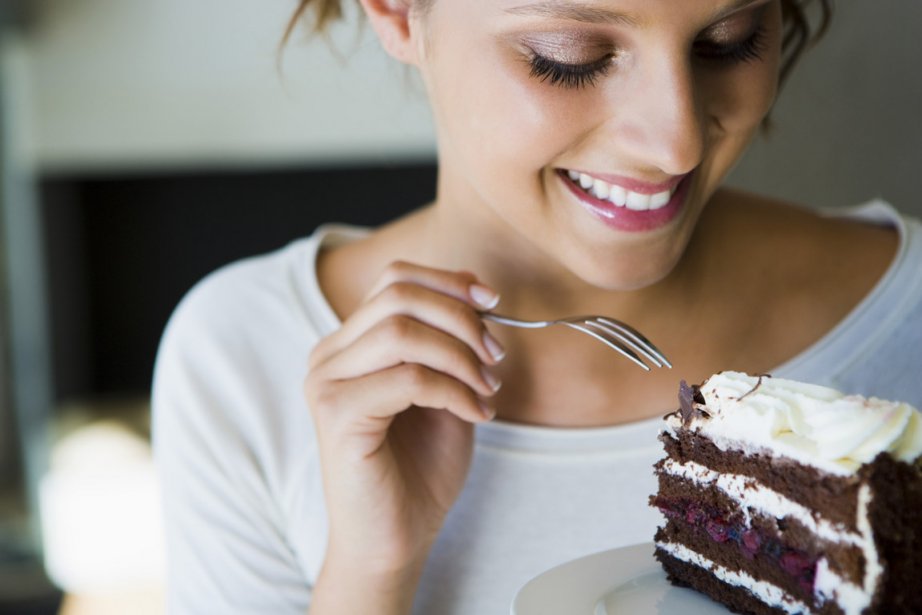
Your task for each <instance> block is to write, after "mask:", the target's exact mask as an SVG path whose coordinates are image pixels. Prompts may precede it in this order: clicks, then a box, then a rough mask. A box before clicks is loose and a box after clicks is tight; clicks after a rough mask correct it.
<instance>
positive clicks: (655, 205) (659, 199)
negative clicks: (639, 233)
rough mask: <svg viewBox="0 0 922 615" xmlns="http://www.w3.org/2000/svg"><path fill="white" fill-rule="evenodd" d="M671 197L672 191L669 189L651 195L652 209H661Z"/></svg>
mask: <svg viewBox="0 0 922 615" xmlns="http://www.w3.org/2000/svg"><path fill="white" fill-rule="evenodd" d="M671 198H672V193H671V192H670V191H669V190H663V191H662V192H657V193H656V194H654V195H652V196H651V197H650V209H659V208H660V207H664V206H665V205H666V203H668V202H669V199H671Z"/></svg>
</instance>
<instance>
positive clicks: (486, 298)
mask: <svg viewBox="0 0 922 615" xmlns="http://www.w3.org/2000/svg"><path fill="white" fill-rule="evenodd" d="M468 292H470V294H471V299H473V300H474V303H476V304H477V305H479V306H480V307H482V308H483V309H485V310H492V309H493V308H495V307H496V305H497V304H498V303H499V295H498V294H496V292H495V291H494V290H492V289H490V288H487V287H486V286H484V285H483V284H471V286H470V288H469V289H468Z"/></svg>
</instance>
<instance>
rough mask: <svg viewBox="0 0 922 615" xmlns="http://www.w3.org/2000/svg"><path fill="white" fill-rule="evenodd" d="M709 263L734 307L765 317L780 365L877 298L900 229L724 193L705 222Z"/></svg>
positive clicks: (765, 328) (762, 322)
mask: <svg viewBox="0 0 922 615" xmlns="http://www.w3.org/2000/svg"><path fill="white" fill-rule="evenodd" d="M702 223H703V224H702V229H703V230H702V239H703V240H704V242H705V243H707V244H709V246H712V247H708V248H707V249H706V250H707V254H708V256H707V258H708V259H709V260H710V262H711V263H723V264H725V266H724V267H723V268H722V269H721V272H722V273H726V275H727V278H726V279H725V280H723V281H722V283H723V287H724V288H726V287H732V288H733V292H734V296H733V299H734V301H735V302H736V305H739V306H745V307H746V308H748V310H749V311H750V314H756V313H759V314H763V315H764V316H762V318H761V320H760V332H761V333H762V335H763V336H764V340H763V341H764V346H765V347H774V351H775V361H774V362H775V363H779V362H780V361H782V360H784V359H787V358H790V357H791V356H794V355H795V354H797V353H798V352H800V351H801V350H803V349H804V348H806V347H808V346H809V345H810V344H812V343H814V342H815V341H817V340H818V339H819V338H821V337H822V336H823V335H824V334H825V333H827V332H828V331H829V330H831V329H832V328H833V327H834V326H835V325H837V324H838V323H839V322H841V321H842V320H843V319H844V318H845V317H846V316H848V314H849V313H850V312H851V311H852V310H853V309H854V308H855V307H856V306H857V305H858V304H859V303H860V302H861V301H862V300H863V299H864V298H865V297H867V296H868V294H869V293H870V292H871V291H872V290H873V288H874V286H875V285H876V284H877V282H878V281H879V280H880V279H881V277H882V276H883V275H884V274H885V273H886V271H887V269H888V268H889V266H890V264H891V263H892V262H893V259H894V257H895V255H896V251H897V248H898V244H899V236H898V234H897V232H896V230H895V229H888V228H885V227H881V226H876V225H873V224H869V223H865V222H861V221H858V220H851V219H848V218H842V217H836V216H824V215H822V214H820V213H817V212H815V211H812V210H810V209H809V208H806V207H802V206H797V205H793V204H791V203H786V202H783V201H780V200H776V199H772V198H767V197H762V196H757V195H754V194H750V193H747V192H742V191H738V190H730V189H725V190H722V191H720V192H719V193H718V194H717V195H715V197H714V199H713V201H712V202H711V204H710V205H709V206H708V209H707V210H706V212H705V214H704V216H703V217H702ZM712 277H713V276H712Z"/></svg>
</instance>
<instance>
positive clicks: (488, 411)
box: [480, 400, 496, 421]
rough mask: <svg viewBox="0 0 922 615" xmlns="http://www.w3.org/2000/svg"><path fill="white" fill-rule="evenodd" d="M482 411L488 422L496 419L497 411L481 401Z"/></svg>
mask: <svg viewBox="0 0 922 615" xmlns="http://www.w3.org/2000/svg"><path fill="white" fill-rule="evenodd" d="M480 411H481V412H483V416H484V418H485V419H487V420H488V421H492V420H493V419H494V418H496V410H494V409H493V407H492V406H490V404H488V403H487V402H486V401H484V400H480Z"/></svg>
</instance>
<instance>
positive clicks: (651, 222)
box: [557, 170, 692, 232]
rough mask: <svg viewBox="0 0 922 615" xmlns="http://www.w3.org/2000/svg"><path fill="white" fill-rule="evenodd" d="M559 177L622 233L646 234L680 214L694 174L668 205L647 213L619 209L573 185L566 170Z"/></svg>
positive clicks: (586, 205) (589, 208)
mask: <svg viewBox="0 0 922 615" xmlns="http://www.w3.org/2000/svg"><path fill="white" fill-rule="evenodd" d="M557 175H558V176H559V177H560V179H561V181H562V182H563V183H564V185H565V186H566V187H567V188H569V189H570V192H572V193H573V194H574V195H575V196H576V198H577V199H578V201H579V204H580V205H582V206H583V208H584V209H585V210H587V211H588V212H589V213H591V214H592V215H594V216H595V217H596V218H598V219H599V220H601V221H602V222H603V223H605V224H606V225H607V226H609V227H611V228H614V229H618V230H620V231H631V232H643V231H652V230H655V229H658V228H660V227H662V226H665V225H666V224H668V223H669V222H670V221H671V220H672V219H673V218H675V217H676V216H677V215H678V214H679V212H680V211H681V210H682V206H683V205H684V204H685V197H686V196H687V195H688V188H689V186H690V185H691V181H690V178H691V176H692V173H689V174H688V175H686V176H685V177H683V178H682V181H680V182H679V185H678V186H676V191H675V192H674V193H673V194H672V198H670V199H669V202H668V203H666V204H665V205H664V206H662V207H660V208H659V209H648V210H643V211H637V210H634V209H628V208H627V207H619V206H618V205H615V204H614V203H612V202H611V201H603V200H602V199H598V198H596V197H594V196H593V195H591V194H589V193H588V192H585V191H584V190H583V189H582V188H580V187H579V186H577V185H576V184H575V183H573V180H571V179H570V177H569V175H568V174H567V172H566V171H562V170H558V171H557Z"/></svg>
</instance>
